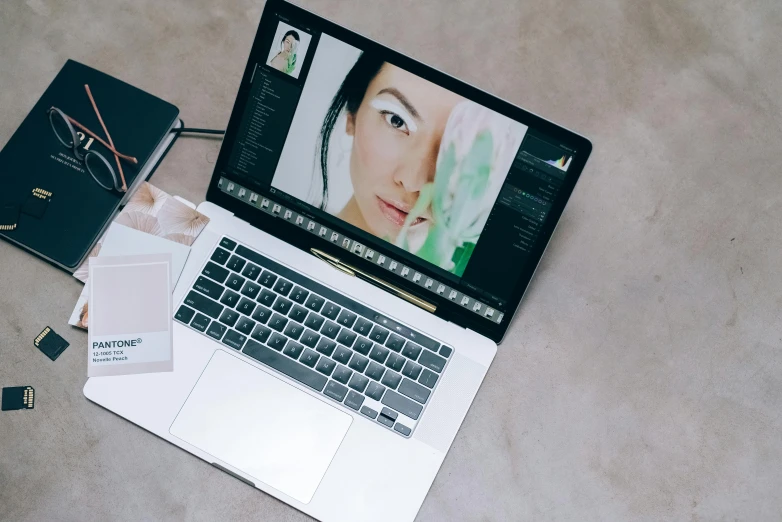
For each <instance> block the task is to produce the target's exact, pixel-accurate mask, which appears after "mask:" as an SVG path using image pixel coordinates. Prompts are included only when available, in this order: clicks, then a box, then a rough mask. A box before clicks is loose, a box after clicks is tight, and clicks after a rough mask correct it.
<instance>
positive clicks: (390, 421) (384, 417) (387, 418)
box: [377, 408, 399, 428]
mask: <svg viewBox="0 0 782 522" xmlns="http://www.w3.org/2000/svg"><path fill="white" fill-rule="evenodd" d="M391 415H393V417H391ZM398 416H399V414H398V413H397V412H395V411H391V410H389V409H388V408H383V411H381V412H380V415H378V416H377V421H378V422H379V423H381V424H385V425H386V426H388V427H389V428H391V427H393V426H394V421H395V420H396V418H397V417H398Z"/></svg>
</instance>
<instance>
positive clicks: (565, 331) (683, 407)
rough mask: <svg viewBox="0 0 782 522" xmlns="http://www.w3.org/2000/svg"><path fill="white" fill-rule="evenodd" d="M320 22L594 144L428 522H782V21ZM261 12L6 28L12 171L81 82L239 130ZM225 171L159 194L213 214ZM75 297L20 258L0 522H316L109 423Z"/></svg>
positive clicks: (360, 15)
mask: <svg viewBox="0 0 782 522" xmlns="http://www.w3.org/2000/svg"><path fill="white" fill-rule="evenodd" d="M301 3H302V4H305V5H306V6H307V7H309V8H311V9H313V10H316V11H317V12H319V13H322V14H324V15H327V16H328V17H330V18H333V19H335V20H336V21H338V22H340V23H343V24H345V25H347V26H349V27H351V28H353V29H355V30H358V31H359V32H362V33H364V34H366V35H368V36H371V37H374V38H376V39H379V40H381V41H382V42H384V43H386V44H388V45H391V46H392V47H395V48H397V49H399V50H401V51H404V52H408V53H410V54H412V55H413V56H415V57H417V58H419V59H421V60H423V61H425V62H427V63H430V64H432V65H434V66H436V67H438V68H440V69H443V70H445V71H447V72H449V73H451V74H453V75H456V76H459V77H462V78H464V79H466V80H467V81H469V82H471V83H474V84H477V85H478V86H480V87H483V88H485V89H487V90H489V91H491V92H494V93H496V94H498V95H500V96H502V97H504V98H506V99H509V100H511V101H513V102H515V103H518V104H521V105H524V106H525V107H527V108H529V109H530V110H533V111H535V112H537V113H540V114H543V115H546V116H547V117H550V118H552V119H554V120H555V121H558V122H561V123H562V124H564V125H566V126H568V127H571V128H574V129H577V130H578V131H580V132H582V133H584V134H586V135H587V136H589V137H590V138H592V139H593V141H594V143H595V152H594V155H593V159H592V160H591V162H590V164H589V165H588V167H587V170H586V171H585V173H584V175H583V176H582V181H581V182H580V183H579V185H578V186H577V188H576V191H575V193H574V196H573V198H572V200H571V202H570V204H569V205H568V207H567V209H566V211H565V214H564V216H563V219H562V222H561V224H560V226H559V229H558V230H557V233H556V235H555V237H554V239H553V241H552V243H551V245H550V247H549V250H548V252H547V254H546V256H545V258H544V260H543V262H542V264H541V267H540V269H539V270H538V274H537V277H536V279H535V281H534V283H533V285H532V287H531V289H530V290H529V292H528V294H527V297H526V299H525V302H524V304H523V306H522V309H521V311H520V314H519V316H518V317H517V319H516V321H515V322H514V324H513V327H512V329H511V331H510V333H509V335H508V337H507V338H506V340H505V342H504V343H503V344H502V345H501V347H500V352H499V355H498V357H497V359H496V362H495V364H494V366H493V367H492V369H491V371H490V372H489V375H488V377H487V379H486V382H485V384H484V386H483V388H482V390H481V392H480V394H479V395H478V397H477V399H476V401H475V403H474V405H473V408H472V409H471V411H470V413H469V415H468V417H467V419H466V421H465V423H464V425H463V427H462V430H461V431H460V433H459V435H458V437H457V439H456V442H455V444H454V446H453V448H452V450H451V452H450V453H449V455H448V457H447V459H446V461H445V464H444V465H443V467H442V470H441V472H440V474H439V476H438V477H437V480H436V481H435V483H434V486H433V487H432V490H431V491H430V494H429V496H428V497H427V500H426V502H425V503H424V506H423V508H422V510H421V513H420V516H419V519H420V520H427V521H429V520H443V521H445V520H476V521H477V520H481V521H486V520H491V521H505V520H523V519H535V520H649V521H658V520H734V519H735V520H779V519H780V518H782V496H780V494H779V492H780V491H781V490H782V418H780V407H781V406H780V404H781V403H782V356H781V355H780V346H782V319H780V308H782V278H780V277H779V274H780V270H779V269H780V266H782V260H781V259H780V257H781V256H780V254H781V253H782V233H781V232H782V190H780V189H782V181H780V174H782V172H781V171H782V160H780V148H781V147H780V144H781V143H782V116H781V115H780V113H781V112H782V101H781V100H782V52H780V49H782V37H780V31H779V28H780V27H782V4H780V2H778V1H774V0H756V1H753V0H730V1H728V0H713V1H692V2H688V3H686V4H685V3H684V2H675V1H673V0H661V1H657V2H640V3H639V2H632V1H630V0H624V1H622V0H599V1H586V0H577V1H572V0H567V1H566V0H552V1H549V2H545V3H535V2H531V3H530V2H509V1H507V0H481V1H453V0H421V1H418V2H413V1H407V0H405V1H399V0H382V1H373V2H363V1H361V0H347V1H338V0H328V1H321V2H316V1H314V0H311V1H306V2H305V1H302V2H301ZM261 7H262V6H261V4H260V2H258V1H248V0H235V1H228V0H219V1H218V0H199V1H197V2H195V1H192V2H185V1H184V0H178V1H168V2H157V1H152V0H134V1H133V2H122V3H120V2H105V1H97V0H91V1H84V2H68V3H66V2H60V1H54V0H27V1H26V2H22V1H20V0H4V1H3V2H0V49H2V52H1V53H0V110H2V115H3V117H2V118H1V119H0V144H4V143H5V142H6V141H7V139H8V137H9V135H10V133H11V132H12V131H13V130H14V129H15V128H16V126H17V125H18V124H19V123H20V122H21V121H22V119H23V118H24V116H25V114H26V113H27V111H28V110H29V109H30V107H32V105H33V103H34V102H35V101H36V100H37V98H38V96H39V95H40V94H41V92H43V90H44V88H45V87H46V85H47V84H48V82H49V81H50V80H51V78H52V77H53V76H54V74H55V73H56V72H57V70H58V69H59V67H60V66H61V65H62V63H63V62H64V61H65V59H66V58H68V57H72V58H75V59H78V60H80V61H83V62H86V63H87V64H90V65H92V66H95V67H98V68H100V69H103V70H105V71H107V72H109V73H112V74H114V75H116V76H119V77H120V78H122V79H124V80H126V81H129V82H131V83H133V84H135V85H137V86H139V87H141V88H144V89H147V90H149V91H151V92H153V93H155V94H157V95H159V96H161V97H163V98H166V99H168V100H170V101H171V102H173V103H175V104H176V105H178V106H179V107H180V108H181V110H182V115H183V117H184V118H185V120H186V122H187V123H188V124H190V125H194V126H196V125H197V126H213V127H222V126H224V125H225V124H226V121H227V119H228V116H229V114H230V110H231V107H232V104H233V100H234V96H235V92H236V89H237V85H238V82H239V79H240V76H241V73H242V71H243V67H244V65H245V61H246V58H247V54H248V52H249V48H250V44H251V43H252V40H253V37H254V33H255V30H256V27H257V21H258V19H259V17H260V12H261ZM218 147H219V145H218V143H217V142H215V141H211V140H198V139H189V140H182V141H180V142H179V143H177V145H176V146H175V147H174V149H173V151H172V152H171V153H170V154H169V156H168V158H167V159H166V161H165V163H164V164H163V165H162V167H161V169H160V170H159V172H158V173H157V174H156V176H155V182H156V184H158V185H159V186H160V187H161V188H163V189H165V190H167V191H169V192H172V193H174V194H180V195H182V196H184V197H187V198H189V199H191V200H193V201H201V200H202V199H203V195H204V194H205V190H206V185H207V181H208V179H209V176H210V174H211V171H212V165H213V163H214V160H215V157H216V155H217V152H218ZM79 291H80V284H79V283H78V282H77V281H76V280H74V279H73V278H71V277H70V276H69V275H68V274H65V273H63V272H59V271H57V270H55V269H53V268H51V267H49V266H47V265H46V264H44V263H42V262H40V261H38V260H37V259H34V258H32V257H31V256H29V255H27V254H25V253H23V252H21V251H19V250H17V249H15V248H13V247H11V246H9V245H8V244H5V243H0V309H1V310H2V314H0V385H2V386H9V385H23V384H30V385H32V386H34V387H35V388H36V391H37V406H36V408H35V410H34V411H28V412H17V413H9V412H2V413H0V519H3V520H14V521H17V520H22V521H40V520H52V519H58V520H89V519H94V520H141V519H146V520H181V519H198V520H221V519H224V520H283V521H293V520H305V519H307V517H305V516H304V515H302V514H301V513H298V512H296V511H294V510H292V509H290V508H289V507H287V506H286V505H284V504H282V503H280V502H278V501H276V500H275V499H273V498H271V497H269V496H266V495H264V494H262V493H260V492H257V491H255V490H252V489H250V488H249V487H246V486H244V485H242V484H241V483H239V482H238V481H236V480H234V479H232V478H230V477H228V476H227V475H225V474H224V473H221V472H219V471H217V470H216V469H214V468H212V467H210V466H209V465H207V464H206V463H204V462H202V461H200V460H198V459H196V458H194V457H192V456H190V455H189V454H187V453H185V452H183V451H180V450H178V449H176V448H174V447H173V446H170V445H169V444H167V443H165V442H163V441H161V440H159V439H157V438H155V437H154V436H152V435H150V434H148V433H146V432H144V431H143V430H141V429H139V428H136V427H134V426H132V425H131V424H129V423H128V422H126V421H124V420H123V419H121V418H119V417H117V416H115V415H113V414H111V413H109V412H107V411H104V410H102V409H100V408H98V407H96V406H94V405H92V404H90V403H88V402H87V401H86V400H85V399H84V397H83V396H82V393H81V388H82V385H83V384H84V381H85V373H86V363H85V351H86V346H85V345H86V335H84V334H83V333H82V332H80V331H76V330H72V329H70V327H68V326H67V324H66V323H67V318H68V315H69V313H70V311H71V309H72V307H73V304H74V302H75V300H76V297H77V296H78V294H79ZM47 324H48V325H51V326H52V327H54V328H55V329H56V330H57V331H59V332H60V333H61V334H63V335H64V337H66V338H67V339H68V340H69V341H70V342H71V347H70V348H69V349H68V350H67V351H66V352H65V353H64V354H63V355H62V356H61V357H60V359H59V360H57V361H56V362H54V363H53V362H51V361H49V360H48V359H47V358H46V357H44V356H43V355H42V354H41V353H39V352H38V351H37V350H36V349H35V348H34V347H33V345H32V339H33V337H35V335H37V334H38V332H40V330H41V329H42V328H43V326H45V325H47Z"/></svg>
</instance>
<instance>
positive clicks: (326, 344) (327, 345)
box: [315, 337, 350, 364]
mask: <svg viewBox="0 0 782 522" xmlns="http://www.w3.org/2000/svg"><path fill="white" fill-rule="evenodd" d="M335 346H337V343H335V342H334V341H332V340H331V339H326V338H325V337H321V339H320V341H319V342H318V347H317V348H315V349H316V350H317V351H319V352H320V353H322V354H323V355H328V356H329V357H331V354H332V353H334V347H335ZM340 349H342V348H341V347H340ZM347 352H348V361H349V360H350V350H347ZM340 362H342V361H340ZM345 363H346V364H347V361H345Z"/></svg>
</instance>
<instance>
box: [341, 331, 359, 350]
mask: <svg viewBox="0 0 782 522" xmlns="http://www.w3.org/2000/svg"><path fill="white" fill-rule="evenodd" d="M355 340H356V333H355V332H352V331H350V330H348V329H347V328H343V329H342V330H340V332H339V335H338V336H337V342H338V343H339V344H344V345H345V346H347V347H348V348H349V347H350V346H351V345H352V344H353V341H355Z"/></svg>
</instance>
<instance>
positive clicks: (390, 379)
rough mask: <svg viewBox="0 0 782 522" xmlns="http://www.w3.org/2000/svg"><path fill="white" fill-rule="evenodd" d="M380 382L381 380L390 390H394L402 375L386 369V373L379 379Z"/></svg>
mask: <svg viewBox="0 0 782 522" xmlns="http://www.w3.org/2000/svg"><path fill="white" fill-rule="evenodd" d="M380 382H382V383H383V384H385V385H386V386H388V387H389V388H391V389H392V390H396V387H397V386H399V383H400V382H402V376H401V375H399V374H398V373H396V372H392V371H391V370H388V371H387V372H386V374H385V375H383V378H382V379H381V380H380Z"/></svg>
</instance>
